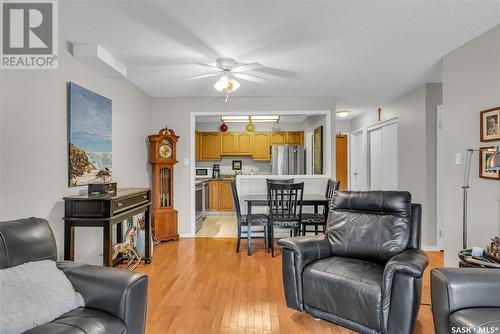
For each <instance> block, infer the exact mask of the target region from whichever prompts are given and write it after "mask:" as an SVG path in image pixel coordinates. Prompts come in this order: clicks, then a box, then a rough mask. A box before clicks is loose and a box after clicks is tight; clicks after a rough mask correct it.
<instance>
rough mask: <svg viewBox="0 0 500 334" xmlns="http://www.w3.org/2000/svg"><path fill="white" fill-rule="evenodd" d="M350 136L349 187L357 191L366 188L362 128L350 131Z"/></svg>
mask: <svg viewBox="0 0 500 334" xmlns="http://www.w3.org/2000/svg"><path fill="white" fill-rule="evenodd" d="M350 138H351V144H350V145H349V149H350V151H351V152H350V166H349V173H350V189H351V190H358V191H361V190H367V184H366V178H365V175H366V163H367V161H366V155H365V144H364V132H363V130H359V131H354V132H352V133H351V136H350Z"/></svg>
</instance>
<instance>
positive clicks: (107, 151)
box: [68, 82, 112, 187]
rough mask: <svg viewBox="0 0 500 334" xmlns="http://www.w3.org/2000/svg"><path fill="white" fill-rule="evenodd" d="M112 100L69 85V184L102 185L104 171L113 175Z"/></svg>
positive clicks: (74, 85) (72, 185) (72, 84)
mask: <svg viewBox="0 0 500 334" xmlns="http://www.w3.org/2000/svg"><path fill="white" fill-rule="evenodd" d="M111 143H112V136H111V100H110V99H108V98H106V97H104V96H102V95H99V94H97V93H94V92H92V91H90V90H88V89H85V88H83V87H81V86H78V85H77V84H75V83H73V82H69V83H68V179H69V181H68V183H69V186H70V187H76V186H82V185H86V184H89V183H95V182H99V181H100V180H101V179H100V178H99V177H97V174H98V173H99V172H100V171H105V170H106V169H108V170H109V172H110V173H112V166H111V162H112V152H111Z"/></svg>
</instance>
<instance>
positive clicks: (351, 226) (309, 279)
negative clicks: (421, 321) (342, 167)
mask: <svg viewBox="0 0 500 334" xmlns="http://www.w3.org/2000/svg"><path fill="white" fill-rule="evenodd" d="M420 225H421V206H420V205H419V204H411V195H410V194H409V193H408V192H389V191H371V192H339V193H336V194H335V196H334V198H333V200H332V206H331V209H330V213H329V217H328V224H327V230H326V234H325V235H322V236H319V235H318V236H313V237H295V238H288V239H282V240H280V241H279V244H280V245H281V246H283V284H284V289H285V298H286V303H287V305H288V307H290V308H293V309H296V310H298V311H306V312H307V313H310V314H312V315H313V316H314V317H316V318H320V319H324V320H328V321H331V322H334V323H336V324H339V325H342V326H345V327H348V328H350V329H353V330H355V331H358V332H361V333H391V334H404V333H408V334H409V333H411V332H412V330H413V327H414V325H415V322H416V319H417V315H418V310H419V308H420V300H421V297H422V274H423V272H424V269H425V268H426V267H427V264H428V258H427V255H426V254H425V253H424V252H422V251H421V250H420Z"/></svg>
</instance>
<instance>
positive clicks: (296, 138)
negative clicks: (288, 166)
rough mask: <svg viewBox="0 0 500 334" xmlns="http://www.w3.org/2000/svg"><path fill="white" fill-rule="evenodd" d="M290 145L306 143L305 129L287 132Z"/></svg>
mask: <svg viewBox="0 0 500 334" xmlns="http://www.w3.org/2000/svg"><path fill="white" fill-rule="evenodd" d="M287 144H288V145H298V146H302V145H304V132H303V131H288V133H287Z"/></svg>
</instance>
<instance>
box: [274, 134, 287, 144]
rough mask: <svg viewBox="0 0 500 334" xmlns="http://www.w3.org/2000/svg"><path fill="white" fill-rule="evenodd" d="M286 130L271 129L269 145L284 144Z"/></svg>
mask: <svg viewBox="0 0 500 334" xmlns="http://www.w3.org/2000/svg"><path fill="white" fill-rule="evenodd" d="M286 137H287V136H286V131H273V132H272V133H271V145H286Z"/></svg>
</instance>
